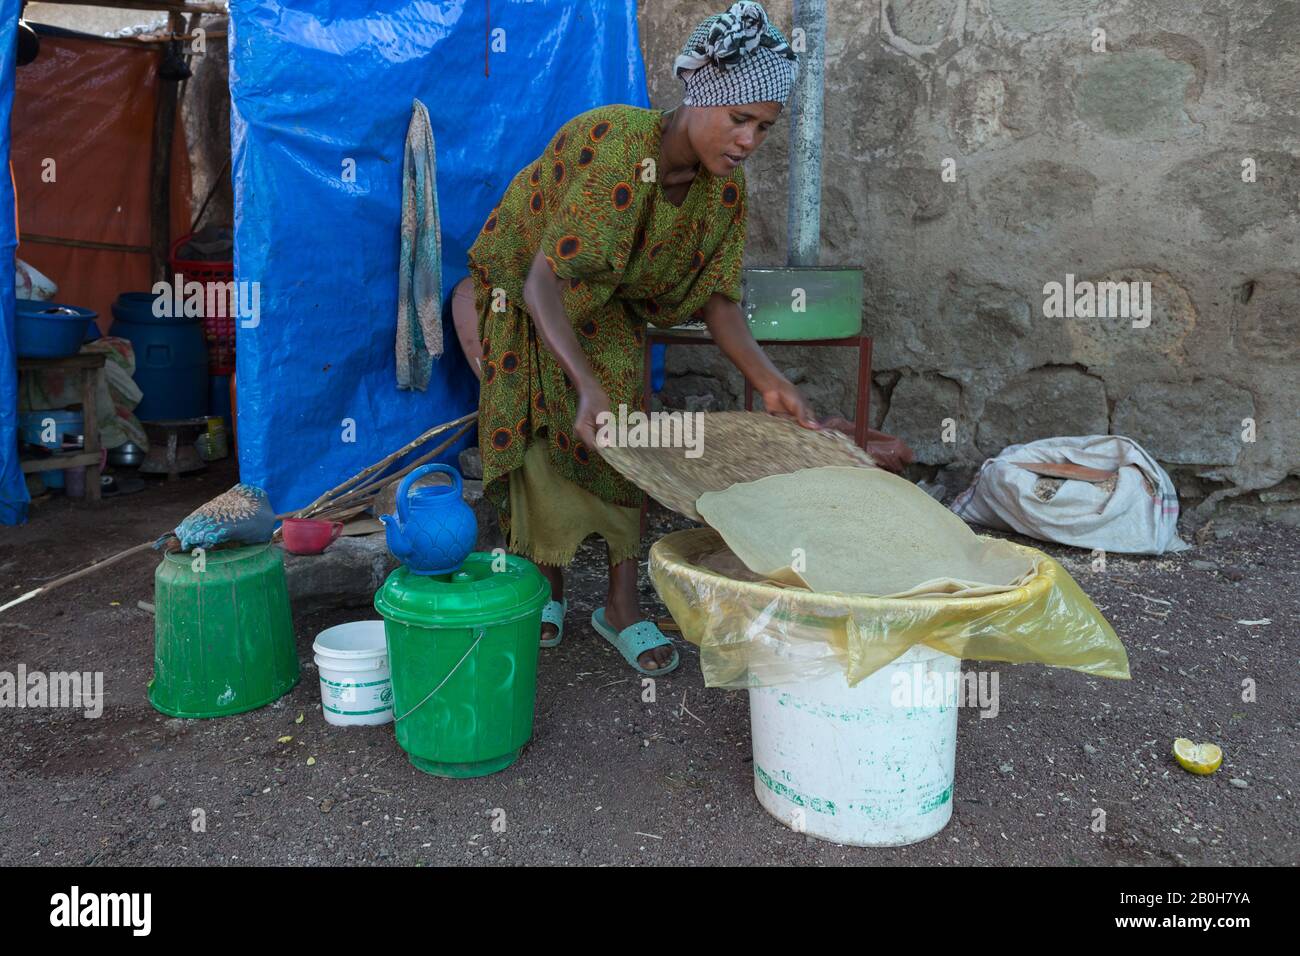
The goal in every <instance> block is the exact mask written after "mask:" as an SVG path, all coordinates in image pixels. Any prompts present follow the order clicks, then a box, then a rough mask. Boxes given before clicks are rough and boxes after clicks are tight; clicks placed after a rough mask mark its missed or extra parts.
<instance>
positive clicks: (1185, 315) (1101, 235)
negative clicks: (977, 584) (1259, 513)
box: [640, 0, 1300, 517]
mask: <svg viewBox="0 0 1300 956" xmlns="http://www.w3.org/2000/svg"><path fill="white" fill-rule="evenodd" d="M725 5H726V0H710V2H701V0H641V3H640V26H641V33H642V42H643V46H644V50H645V56H646V66H647V73H648V76H649V83H650V92H651V98H652V100H653V102H654V104H655V105H656V106H659V107H664V108H666V107H670V106H675V105H676V104H677V103H678V102H680V83H679V82H678V81H676V80H675V79H674V78H673V77H672V71H671V64H672V60H673V57H674V56H675V55H676V53H677V51H678V49H679V47H680V45H681V43H682V42H683V40H684V38H685V36H686V35H687V34H688V32H689V30H690V28H691V27H692V26H693V25H694V24H695V23H696V22H697V21H698V20H699V19H701V18H702V17H704V16H706V15H708V14H709V13H711V12H716V10H720V9H722V8H723V7H724V6H725ZM766 6H767V8H768V11H769V13H770V14H771V15H772V16H773V19H774V20H775V21H776V22H777V23H778V25H780V26H781V28H782V29H783V30H784V31H785V32H787V33H789V32H790V30H789V28H790V26H791V3H790V2H789V0H772V2H771V3H768V4H766ZM830 6H831V12H830V23H829V24H828V31H827V34H828V35H827V41H826V58H827V66H826V97H825V104H826V110H825V131H824V156H823V181H824V186H823V209H822V257H821V263H822V265H838V266H854V267H858V268H861V269H862V270H863V273H864V277H865V288H866V307H865V316H864V318H865V321H866V324H867V328H868V329H869V331H870V332H871V334H872V335H873V336H874V339H875V362H874V387H873V391H872V408H873V415H872V419H873V424H875V425H878V426H883V428H884V429H885V430H887V431H891V432H894V433H896V434H899V435H901V436H902V437H903V438H905V439H906V440H907V441H908V442H909V443H910V444H911V445H912V446H913V447H914V448H915V449H916V451H917V454H918V458H919V462H920V464H919V465H918V466H917V473H918V475H921V474H926V475H928V474H932V473H934V472H936V471H938V472H939V473H940V476H941V477H943V478H944V480H945V482H946V484H947V485H948V487H949V489H950V491H956V490H958V489H959V487H960V486H962V485H963V484H964V482H965V481H966V480H967V479H968V478H969V476H970V475H971V473H972V472H973V470H974V469H975V468H976V467H978V465H979V463H980V462H981V461H982V460H983V459H984V458H985V457H987V456H990V455H993V454H996V453H997V452H998V451H999V450H1000V449H1001V448H1002V447H1004V446H1005V445H1006V444H1009V443H1012V442H1018V441H1027V440H1032V439H1035V438H1041V437H1045V436H1049V435H1068V434H1083V433H1106V432H1110V433H1114V434H1123V435H1127V436H1129V437H1131V438H1134V439H1136V440H1137V441H1139V442H1141V443H1142V444H1143V445H1144V446H1146V447H1147V449H1148V450H1149V451H1151V453H1152V454H1153V455H1154V456H1155V457H1157V458H1158V459H1159V460H1160V461H1161V462H1162V463H1164V464H1165V465H1166V467H1168V468H1169V469H1170V471H1171V473H1172V474H1173V475H1174V478H1175V481H1176V482H1177V484H1178V487H1179V491H1180V493H1181V494H1182V496H1183V498H1184V506H1185V507H1186V506H1188V505H1196V504H1198V503H1200V504H1202V505H1206V506H1207V507H1204V508H1203V509H1202V512H1201V513H1202V515H1205V514H1208V513H1209V507H1208V506H1209V505H1213V504H1214V503H1215V502H1217V501H1218V500H1220V499H1221V498H1224V497H1236V496H1239V495H1247V493H1249V499H1250V500H1258V501H1261V502H1262V503H1263V504H1264V505H1266V506H1267V508H1268V511H1269V513H1270V514H1272V515H1274V516H1281V517H1286V516H1288V515H1291V516H1294V515H1295V513H1296V512H1297V511H1300V482H1297V480H1296V478H1295V477H1294V476H1297V475H1300V427H1298V422H1300V148H1298V147H1300V3H1297V2H1294V0H1206V2H1197V3H1190V2H1187V0H830ZM1097 31H1103V32H1102V33H1099V32H1097ZM788 131H789V126H788V124H787V123H785V122H784V121H783V122H782V123H779V124H778V126H777V127H776V129H775V130H774V132H773V134H772V136H771V137H770V138H769V139H768V141H767V142H766V143H765V144H764V145H763V147H762V149H760V150H759V152H758V153H757V154H756V155H755V156H754V158H753V159H752V160H750V162H749V163H748V164H747V177H748V183H749V204H750V227H749V244H748V248H747V250H746V260H747V261H746V264H747V265H749V266H764V265H783V264H784V263H785V260H786V241H785V222H786V205H787V203H786V197H787V173H786V169H787V143H788ZM945 160H950V161H951V162H949V163H948V164H947V167H948V169H949V171H950V175H949V176H947V177H945V176H944V169H945ZM1247 161H1253V162H1247ZM1252 165H1253V172H1254V176H1253V178H1254V181H1253V182H1247V181H1244V179H1246V178H1250V177H1249V175H1244V174H1248V173H1249V168H1248V167H1250V166H1252ZM1067 274H1069V275H1072V276H1074V279H1075V281H1076V282H1083V281H1085V280H1088V281H1093V282H1100V281H1121V280H1124V281H1133V282H1139V283H1149V290H1150V296H1151V311H1150V320H1149V324H1147V323H1146V322H1145V320H1141V319H1137V320H1131V319H1130V318H1128V317H1112V318H1088V319H1084V318H1050V317H1048V315H1047V314H1045V285H1046V284H1047V283H1050V282H1059V283H1065V282H1066V281H1067V279H1066V277H1067ZM1141 288H1146V287H1141ZM840 351H841V350H835V349H810V348H795V347H779V348H769V354H770V355H772V357H773V359H774V361H776V362H777V364H778V366H781V367H783V368H787V369H790V370H792V372H793V374H792V375H791V377H792V379H794V380H796V381H799V382H800V384H801V387H802V388H803V389H804V390H805V391H806V393H807V394H808V396H809V398H810V399H811V400H812V401H813V402H814V404H815V405H816V406H817V410H818V412H819V413H822V414H829V413H836V414H841V415H845V414H847V413H850V412H851V411H852V409H853V397H852V394H851V393H852V387H853V384H854V366H853V360H852V359H850V358H848V357H847V355H845V356H841V355H839V354H837V353H838V352H840ZM668 372H669V381H668V385H667V387H666V389H665V393H664V398H665V401H666V402H667V403H669V404H674V405H684V404H687V402H688V400H689V403H690V404H692V405H695V406H697V407H699V406H701V405H704V406H706V407H707V406H708V405H709V403H710V398H709V396H712V397H713V399H712V407H737V405H738V401H739V395H740V386H741V382H740V378H739V376H738V374H737V373H736V372H735V370H734V369H733V368H731V367H730V365H729V364H728V363H727V362H726V360H725V359H722V358H721V357H720V356H718V355H717V353H716V352H714V350H712V349H695V348H678V349H674V350H670V352H669V359H668ZM945 419H952V420H953V422H954V423H955V425H956V428H955V433H954V434H953V435H952V436H951V437H953V438H954V440H952V441H945V440H944V438H945V437H946V436H945V434H944V427H943V425H944V421H945ZM1243 420H1245V423H1244V424H1243ZM949 431H950V432H952V431H953V430H952V429H949ZM1288 475H1290V476H1293V477H1291V478H1290V479H1289V480H1288ZM1260 492H1262V494H1258V493H1260ZM1241 500H1242V501H1244V500H1247V499H1246V498H1242V499H1241ZM1291 502H1297V503H1298V504H1295V505H1292V504H1290V503H1291Z"/></svg>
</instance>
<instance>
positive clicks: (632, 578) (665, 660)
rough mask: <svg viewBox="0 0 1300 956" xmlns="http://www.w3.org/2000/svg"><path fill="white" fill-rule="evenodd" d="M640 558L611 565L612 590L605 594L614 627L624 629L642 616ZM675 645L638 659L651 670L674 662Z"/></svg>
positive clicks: (610, 583)
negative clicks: (638, 587) (637, 573)
mask: <svg viewBox="0 0 1300 956" xmlns="http://www.w3.org/2000/svg"><path fill="white" fill-rule="evenodd" d="M636 571H637V559H636V558H624V559H623V560H622V561H619V562H618V563H617V564H610V566H609V593H608V595H607V596H606V598H605V620H606V621H608V622H609V624H610V627H612V628H614V629H615V630H618V631H621V630H623V628H625V627H631V626H632V625H633V624H635V623H636V622H637V621H639V620H641V592H640V591H639V590H637V586H636V583H637V582H636ZM672 659H673V649H672V647H671V646H669V645H664V646H663V647H656V648H654V649H653V650H649V651H646V652H645V653H644V654H642V655H641V656H640V657H638V658H637V663H639V664H640V665H641V666H642V667H644V668H645V669H646V670H648V671H652V670H657V669H658V668H660V667H664V666H667V665H668V664H670V663H672Z"/></svg>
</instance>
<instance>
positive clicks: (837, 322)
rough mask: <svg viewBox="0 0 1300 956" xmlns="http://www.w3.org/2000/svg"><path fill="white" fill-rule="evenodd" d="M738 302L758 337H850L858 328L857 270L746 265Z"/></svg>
mask: <svg viewBox="0 0 1300 956" xmlns="http://www.w3.org/2000/svg"><path fill="white" fill-rule="evenodd" d="M743 281H744V300H743V302H742V305H741V308H742V309H743V311H744V313H745V318H746V320H747V321H748V322H749V329H750V332H751V333H753V336H754V338H755V339H757V340H759V341H764V340H766V341H771V340H773V339H784V340H787V341H807V340H809V339H843V338H850V337H852V336H855V335H857V334H859V333H860V332H861V331H862V270H860V269H845V268H840V267H837V266H827V267H807V268H796V267H790V268H782V269H746V270H745V271H744V273H743Z"/></svg>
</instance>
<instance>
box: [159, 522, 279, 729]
mask: <svg viewBox="0 0 1300 956" xmlns="http://www.w3.org/2000/svg"><path fill="white" fill-rule="evenodd" d="M296 683H298V651H297V647H296V645H295V643H294V636H293V618H292V616H291V614H290V611H289V592H288V589H287V587H286V586H285V580H284V559H283V558H282V557H281V554H280V549H279V548H275V547H272V546H271V545H267V544H261V545H254V546H251V547H247V548H231V549H230V550H226V551H210V552H207V553H206V554H204V555H202V556H201V557H200V556H198V555H190V554H185V553H180V554H169V555H167V556H166V557H165V558H163V560H162V563H161V564H159V565H158V570H156V571H155V572H154V661H153V678H152V679H151V680H150V681H149V702H150V703H151V704H153V706H154V707H155V708H156V709H157V710H160V711H162V712H163V713H164V714H167V715H168V716H170V717H226V716H229V715H230V714H239V713H243V712H244V711H247V710H254V709H256V708H258V707H262V706H264V705H266V704H269V703H271V701H273V700H276V699H278V698H279V697H281V696H283V695H284V694H286V693H288V692H289V691H290V690H291V689H292V688H293V686H294V684H296Z"/></svg>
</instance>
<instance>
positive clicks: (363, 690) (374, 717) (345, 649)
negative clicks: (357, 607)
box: [311, 621, 393, 727]
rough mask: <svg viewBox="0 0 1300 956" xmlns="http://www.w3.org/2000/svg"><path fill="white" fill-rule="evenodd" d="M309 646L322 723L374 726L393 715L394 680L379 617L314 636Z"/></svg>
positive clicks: (354, 622)
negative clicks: (317, 680)
mask: <svg viewBox="0 0 1300 956" xmlns="http://www.w3.org/2000/svg"><path fill="white" fill-rule="evenodd" d="M311 649H312V650H313V651H314V652H315V655H316V667H317V668H318V669H319V671H320V700H321V707H322V709H323V710H324V712H325V722H326V723H330V724H336V725H338V726H340V727H358V726H365V727H369V726H374V725H375V724H386V723H389V722H390V721H391V720H392V719H393V680H392V674H391V673H390V671H389V668H388V645H387V642H386V641H385V639H384V622H383V621H353V622H352V623H350V624H339V625H337V626H336V627H331V628H327V629H326V630H323V631H321V632H320V633H319V634H317V635H316V640H315V642H314V643H313V644H312V646H311Z"/></svg>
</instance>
